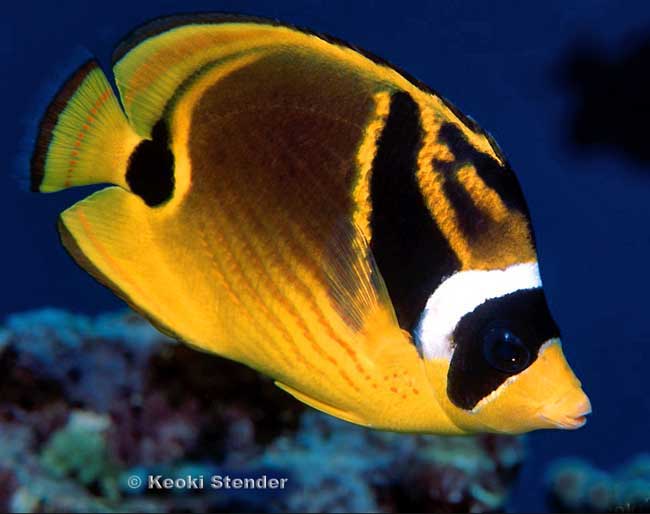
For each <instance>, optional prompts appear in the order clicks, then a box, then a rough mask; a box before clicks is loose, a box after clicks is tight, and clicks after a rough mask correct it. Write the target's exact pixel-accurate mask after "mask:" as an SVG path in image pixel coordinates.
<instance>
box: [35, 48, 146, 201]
mask: <svg viewBox="0 0 650 514" xmlns="http://www.w3.org/2000/svg"><path fill="white" fill-rule="evenodd" d="M140 141H141V138H140V137H139V136H137V135H136V134H135V132H133V130H132V128H131V127H130V125H129V123H128V121H127V119H126V116H125V115H124V112H123V111H122V109H121V108H120V104H119V102H118V100H117V98H116V97H115V94H114V93H113V89H112V87H111V85H110V84H109V82H108V79H107V78H106V76H105V75H104V73H103V72H102V70H101V69H100V68H99V66H98V65H97V62H96V61H95V60H88V61H87V62H85V63H84V64H83V65H82V66H80V67H79V68H78V69H77V71H76V72H75V73H74V74H73V75H72V76H71V77H70V78H69V79H68V80H67V81H66V82H65V84H64V85H63V86H62V87H61V89H60V90H59V92H58V93H57V94H56V96H55V97H54V98H53V100H52V101H51V102H50V105H49V106H48V108H47V110H46V112H45V115H44V116H43V118H42V120H41V122H40V125H39V129H38V136H37V138H36V146H35V148H34V152H33V154H32V159H31V177H30V179H31V189H32V191H40V192H43V193H48V192H53V191H59V190H61V189H67V188H69V187H74V186H83V185H88V184H101V183H111V184H115V185H119V186H122V187H125V188H126V179H125V174H126V170H127V167H128V162H129V156H130V155H131V153H132V152H133V150H134V148H135V147H136V146H137V145H138V143H139V142H140Z"/></svg>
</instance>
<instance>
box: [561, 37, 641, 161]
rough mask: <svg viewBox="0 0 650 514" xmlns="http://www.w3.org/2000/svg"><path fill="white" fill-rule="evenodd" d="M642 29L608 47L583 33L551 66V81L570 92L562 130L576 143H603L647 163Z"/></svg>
mask: <svg viewBox="0 0 650 514" xmlns="http://www.w3.org/2000/svg"><path fill="white" fill-rule="evenodd" d="M648 29H649V30H645V31H643V32H636V33H634V34H630V35H628V36H627V37H626V38H624V40H623V41H620V42H619V43H618V44H616V45H615V46H614V48H608V47H607V44H606V43H605V41H604V40H597V39H595V38H594V37H592V36H589V37H584V36H583V37H582V38H580V39H579V40H577V41H576V42H575V43H574V45H573V48H572V49H571V50H570V51H569V52H568V53H567V56H566V57H565V58H564V59H563V60H562V61H560V63H559V64H558V66H557V67H556V69H555V70H554V73H555V79H556V82H557V83H559V84H560V85H561V86H562V87H564V88H566V89H567V90H568V91H569V93H570V95H571V97H572V104H573V107H572V112H571V113H570V115H569V116H570V119H569V123H568V130H569V131H570V135H569V137H570V140H571V142H572V143H573V145H574V146H575V147H577V148H578V149H580V150H582V151H593V150H596V149H607V150H611V151H614V152H615V153H617V154H619V155H621V154H622V155H624V156H626V157H628V158H629V159H631V160H633V161H636V162H637V163H640V164H648V163H650V144H648V128H647V127H648V116H649V115H650V94H648V93H649V91H650V27H648ZM645 169H647V170H650V168H645Z"/></svg>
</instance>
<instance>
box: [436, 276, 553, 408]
mask: <svg viewBox="0 0 650 514" xmlns="http://www.w3.org/2000/svg"><path fill="white" fill-rule="evenodd" d="M495 321H496V322H499V323H503V324H504V326H506V327H508V329H509V330H511V331H512V332H513V333H514V334H515V335H516V336H517V337H519V338H520V339H521V341H522V342H523V343H524V344H525V345H526V346H527V347H528V350H529V351H530V354H531V363H532V362H534V361H535V360H536V359H537V353H538V351H539V348H540V347H541V345H542V344H544V342H545V341H548V340H549V339H551V338H553V337H559V335H560V333H559V329H558V327H557V325H556V324H555V321H553V318H552V316H551V313H550V312H549V310H548V306H547V303H546V298H545V297H544V292H543V291H542V289H540V288H534V289H524V290H520V291H516V292H514V293H511V294H508V295H505V296H501V297H499V298H494V299H491V300H488V301H486V302H484V303H483V304H481V305H479V306H478V307H477V308H476V309H474V310H473V311H472V312H470V313H468V314H466V315H465V316H464V317H463V318H462V319H461V320H460V322H459V323H458V325H457V326H456V329H455V330H454V334H453V340H454V344H455V349H454V354H453V357H452V359H451V363H450V366H449V373H448V375H447V395H448V397H449V399H450V400H451V402H452V403H453V404H454V405H456V406H457V407H460V408H461V409H467V410H470V409H472V408H474V407H475V406H476V404H477V403H478V402H479V401H481V399H483V398H485V397H486V396H488V395H489V394H490V393H492V392H493V391H495V390H496V389H497V388H498V387H499V386H500V385H501V384H503V383H504V382H505V381H506V380H507V379H508V378H509V377H510V376H512V375H511V374H509V373H506V372H504V371H500V370H497V369H495V368H493V367H492V366H490V364H489V363H488V362H487V361H486V360H485V358H484V357H483V331H484V329H485V327H486V326H487V325H488V324H489V323H491V322H495Z"/></svg>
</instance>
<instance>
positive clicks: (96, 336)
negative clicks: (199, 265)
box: [0, 310, 523, 512]
mask: <svg viewBox="0 0 650 514" xmlns="http://www.w3.org/2000/svg"><path fill="white" fill-rule="evenodd" d="M522 459H523V446H522V440H521V439H520V438H517V437H507V436H494V435H485V436H478V437H464V438H463V437H456V438H450V437H436V436H425V435H405V434H393V433H384V432H377V431H372V430H367V429H364V428H361V427H357V426H354V425H351V424H348V423H345V422H343V421H340V420H337V419H334V418H331V417H329V416H326V415H324V414H321V413H318V412H316V411H313V410H311V409H308V408H306V407H305V406H303V405H302V404H300V403H299V402H297V401H296V400H294V399H293V398H291V397H290V396H288V395H287V394H285V393H283V392H282V391H280V390H279V389H277V388H276V387H274V386H273V383H272V381H271V380H269V379H267V378H265V377H263V376H261V375H259V374H258V373H255V372H253V371H251V370H249V369H247V368H246V367H244V366H242V365H239V364H236V363H232V362H229V361H227V360H224V359H221V358H219V357H216V356H213V355H210V354H207V353H202V352H198V351H195V350H193V349H191V348H189V347H187V346H185V345H181V344H178V343H175V342H174V341H172V340H170V339H168V338H167V337H165V336H163V335H161V334H160V333H158V332H157V331H155V330H154V329H153V328H152V327H151V326H150V325H149V324H148V323H147V322H146V321H145V320H143V319H142V318H140V317H139V316H137V315H135V314H133V313H130V312H126V313H116V314H107V315H103V316H99V317H96V318H89V317H84V316H77V315H72V314H69V313H66V312H62V311H56V310H43V311H36V312H32V313H25V314H20V315H14V316H11V317H9V318H8V319H7V321H6V323H5V326H4V327H3V328H2V329H0V509H2V510H8V511H14V512H35V511H38V512H50V511H69V512H112V511H116V512H138V511H147V512H178V511H184V512H194V511H237V510H243V511H260V512H282V511H309V512H343V511H348V512H355V511H357V512H358V511H365V512H372V511H377V512H381V511H383V512H399V511H405V510H416V511H425V510H428V511H435V512H461V511H462V512H468V511H469V512H484V511H498V510H500V509H502V508H503V505H504V502H505V499H506V497H507V492H508V486H509V484H510V483H511V481H512V480H513V478H514V477H515V475H516V473H517V470H518V468H519V465H520V464H521V462H522ZM237 484H239V485H241V484H244V485H245V487H244V486H242V487H236V486H237ZM252 484H257V488H256V489H255V488H253V485H252ZM260 484H262V485H263V486H266V485H269V484H270V486H269V487H263V488H260V487H259V486H260ZM278 484H282V487H279V485H278ZM231 485H232V487H231ZM249 485H250V487H249ZM167 486H169V487H167ZM273 486H275V487H273Z"/></svg>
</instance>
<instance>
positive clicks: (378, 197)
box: [370, 92, 460, 330]
mask: <svg viewBox="0 0 650 514" xmlns="http://www.w3.org/2000/svg"><path fill="white" fill-rule="evenodd" d="M422 139H423V130H422V126H421V124H420V109H419V107H418V105H417V103H416V102H415V101H414V100H413V98H412V97H411V96H410V95H409V94H407V93H404V92H397V93H395V94H393V95H392V97H391V101H390V111H389V114H388V118H387V120H386V124H385V126H384V129H383V130H382V132H381V135H380V137H379V139H378V141H377V153H376V154H375V158H374V160H373V164H372V173H371V178H370V196H371V202H372V213H371V216H370V228H371V234H372V240H371V243H370V248H371V250H372V253H373V255H374V257H375V260H376V262H377V265H378V268H379V270H380V271H381V273H382V275H383V277H384V281H385V282H386V287H387V288H388V292H389V294H390V297H391V300H392V302H393V305H394V307H395V312H396V314H397V319H398V321H399V324H400V326H401V327H402V328H403V329H405V330H412V329H413V328H414V327H415V324H416V323H417V320H418V318H419V316H420V313H421V312H422V310H423V309H424V306H425V304H426V302H427V299H428V298H429V295H430V294H431V292H432V291H434V290H435V289H436V287H437V286H438V285H439V284H440V282H442V280H443V278H444V277H445V276H447V275H450V274H451V273H453V272H454V271H455V270H457V269H458V268H459V266H460V263H459V261H458V259H457V257H456V255H455V254H454V252H453V250H452V249H451V247H450V246H449V243H448V241H447V240H446V239H445V237H444V236H443V234H442V232H441V231H440V229H439V228H438V226H437V225H436V223H435V220H434V219H433V218H432V216H431V214H430V213H429V210H428V208H427V206H426V203H425V200H424V198H423V196H422V193H421V190H420V187H419V185H418V180H417V176H416V173H417V157H418V152H419V150H420V148H421V146H422Z"/></svg>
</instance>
